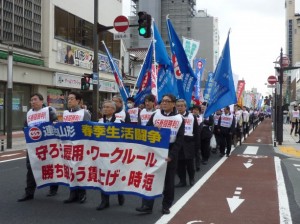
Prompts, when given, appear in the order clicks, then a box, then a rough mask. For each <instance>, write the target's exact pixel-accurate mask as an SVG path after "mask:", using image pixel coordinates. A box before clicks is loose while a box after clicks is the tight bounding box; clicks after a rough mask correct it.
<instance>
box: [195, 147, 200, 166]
mask: <svg viewBox="0 0 300 224" xmlns="http://www.w3.org/2000/svg"><path fill="white" fill-rule="evenodd" d="M200 161H201V156H200V148H198V149H196V152H195V166H196V169H200Z"/></svg>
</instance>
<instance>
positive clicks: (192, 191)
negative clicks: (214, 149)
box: [155, 148, 235, 224]
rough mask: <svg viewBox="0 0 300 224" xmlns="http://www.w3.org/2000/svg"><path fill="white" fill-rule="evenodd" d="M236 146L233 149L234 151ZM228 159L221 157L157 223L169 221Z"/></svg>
mask: <svg viewBox="0 0 300 224" xmlns="http://www.w3.org/2000/svg"><path fill="white" fill-rule="evenodd" d="M234 149H235V148H233V149H232V151H234ZM226 159H228V158H227V157H223V158H222V159H220V160H219V161H218V162H217V163H216V164H215V165H214V166H213V167H212V168H211V169H210V170H209V171H208V172H207V173H206V174H205V175H204V176H203V177H202V178H201V179H200V180H198V182H197V183H195V185H194V186H193V187H192V188H191V189H190V190H189V191H187V192H186V193H185V194H184V195H183V196H182V197H181V198H180V199H179V200H178V201H177V202H176V203H175V204H174V205H173V206H172V207H171V208H170V212H171V213H170V214H168V215H163V216H162V217H161V218H160V219H159V220H157V221H156V223H155V224H162V223H164V224H166V223H168V222H169V221H170V220H171V219H172V218H173V217H174V216H175V215H176V214H177V212H179V210H180V209H181V208H182V207H183V206H184V205H185V204H186V203H187V202H188V200H190V198H191V197H193V195H194V194H195V193H196V192H197V191H198V190H199V189H200V188H201V187H202V186H203V185H204V183H205V182H206V181H207V180H208V179H209V178H210V177H211V176H212V175H213V174H214V172H216V170H217V169H218V168H219V167H220V166H221V165H222V164H223V163H224V162H225V161H226Z"/></svg>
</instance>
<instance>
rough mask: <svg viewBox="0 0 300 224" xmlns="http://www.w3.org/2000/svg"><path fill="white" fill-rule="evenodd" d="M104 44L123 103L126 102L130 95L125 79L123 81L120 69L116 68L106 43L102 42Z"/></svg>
mask: <svg viewBox="0 0 300 224" xmlns="http://www.w3.org/2000/svg"><path fill="white" fill-rule="evenodd" d="M102 43H103V45H104V48H105V51H106V54H107V57H108V59H109V64H110V67H111V69H112V71H113V73H114V76H115V80H116V83H117V84H118V87H119V91H120V94H121V97H122V99H123V101H124V102H126V101H127V98H128V96H129V95H128V92H127V89H126V88H125V86H124V83H123V79H122V76H121V74H120V71H119V68H118V66H116V64H115V62H114V60H113V58H112V56H111V55H110V53H109V50H108V49H107V47H106V45H105V43H104V41H102Z"/></svg>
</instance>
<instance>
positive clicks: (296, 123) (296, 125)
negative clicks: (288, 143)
mask: <svg viewBox="0 0 300 224" xmlns="http://www.w3.org/2000/svg"><path fill="white" fill-rule="evenodd" d="M294 128H295V135H296V134H297V133H298V122H292V128H291V134H293V131H294Z"/></svg>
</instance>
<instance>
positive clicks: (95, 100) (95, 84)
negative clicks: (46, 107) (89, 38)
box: [92, 0, 99, 121]
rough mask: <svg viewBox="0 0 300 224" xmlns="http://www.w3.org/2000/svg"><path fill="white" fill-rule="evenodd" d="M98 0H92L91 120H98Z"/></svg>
mask: <svg viewBox="0 0 300 224" xmlns="http://www.w3.org/2000/svg"><path fill="white" fill-rule="evenodd" d="M98 39H99V38H98V0H94V26H93V40H94V61H93V97H92V98H93V105H92V106H93V110H92V121H98V114H99V113H98V110H99V60H98V49H99V43H98Z"/></svg>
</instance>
